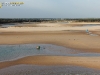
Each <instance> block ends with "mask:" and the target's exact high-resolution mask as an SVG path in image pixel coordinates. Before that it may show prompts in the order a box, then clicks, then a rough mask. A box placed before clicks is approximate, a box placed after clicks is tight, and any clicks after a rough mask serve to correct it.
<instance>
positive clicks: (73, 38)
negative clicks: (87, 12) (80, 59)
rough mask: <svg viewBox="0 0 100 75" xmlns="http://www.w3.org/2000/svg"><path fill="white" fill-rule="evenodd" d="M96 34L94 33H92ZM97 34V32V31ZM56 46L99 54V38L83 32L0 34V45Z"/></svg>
mask: <svg viewBox="0 0 100 75" xmlns="http://www.w3.org/2000/svg"><path fill="white" fill-rule="evenodd" d="M94 33H96V31H95V32H94ZM97 33H99V31H97ZM29 43H32V44H35V43H40V44H56V45H60V46H65V47H69V48H74V49H78V50H82V51H86V52H100V36H90V35H88V34H87V33H86V32H85V31H74V30H73V31H55V32H54V31H51V32H50V31H47V32H44V31H41V32H40V31H38V32H36V31H34V32H2V33H0V44H29Z"/></svg>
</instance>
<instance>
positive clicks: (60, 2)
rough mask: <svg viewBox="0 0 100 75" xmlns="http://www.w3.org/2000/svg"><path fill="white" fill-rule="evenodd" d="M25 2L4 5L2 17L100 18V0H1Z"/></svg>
mask: <svg viewBox="0 0 100 75" xmlns="http://www.w3.org/2000/svg"><path fill="white" fill-rule="evenodd" d="M0 2H24V4H23V5H22V6H3V7H2V8H0V18H100V0H0Z"/></svg>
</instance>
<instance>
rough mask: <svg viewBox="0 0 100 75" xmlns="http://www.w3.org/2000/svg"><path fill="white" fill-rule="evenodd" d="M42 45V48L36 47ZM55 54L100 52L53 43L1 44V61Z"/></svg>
mask: <svg viewBox="0 0 100 75" xmlns="http://www.w3.org/2000/svg"><path fill="white" fill-rule="evenodd" d="M37 46H41V48H40V50H38V49H37V48H36V47H37ZM34 55H55V56H84V57H85V56H91V57H92V56H100V53H85V52H82V51H79V50H75V49H70V48H65V47H62V46H57V45H52V44H22V45H0V62H3V61H10V60H16V59H19V58H22V57H26V56H34Z"/></svg>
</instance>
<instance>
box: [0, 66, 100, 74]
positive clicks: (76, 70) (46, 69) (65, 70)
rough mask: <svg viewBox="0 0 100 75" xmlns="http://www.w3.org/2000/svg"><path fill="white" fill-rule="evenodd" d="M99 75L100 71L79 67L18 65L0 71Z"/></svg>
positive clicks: (1, 72) (7, 72)
mask: <svg viewBox="0 0 100 75" xmlns="http://www.w3.org/2000/svg"><path fill="white" fill-rule="evenodd" d="M33 74H35V75H99V74H100V71H99V70H94V69H91V68H85V67H78V66H69V65H66V66H38V65H16V66H11V67H8V68H5V69H1V70H0V75H33Z"/></svg>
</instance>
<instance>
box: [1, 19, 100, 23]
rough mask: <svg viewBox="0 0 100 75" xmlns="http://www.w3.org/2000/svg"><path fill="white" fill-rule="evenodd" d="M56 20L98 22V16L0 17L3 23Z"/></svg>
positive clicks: (99, 20)
mask: <svg viewBox="0 0 100 75" xmlns="http://www.w3.org/2000/svg"><path fill="white" fill-rule="evenodd" d="M48 21H52V22H57V21H74V22H100V18H82V19H81V18H78V19H69V18H0V24H3V23H23V22H48Z"/></svg>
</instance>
